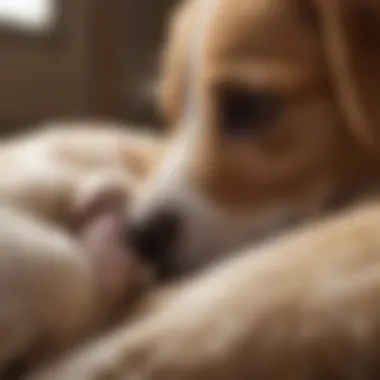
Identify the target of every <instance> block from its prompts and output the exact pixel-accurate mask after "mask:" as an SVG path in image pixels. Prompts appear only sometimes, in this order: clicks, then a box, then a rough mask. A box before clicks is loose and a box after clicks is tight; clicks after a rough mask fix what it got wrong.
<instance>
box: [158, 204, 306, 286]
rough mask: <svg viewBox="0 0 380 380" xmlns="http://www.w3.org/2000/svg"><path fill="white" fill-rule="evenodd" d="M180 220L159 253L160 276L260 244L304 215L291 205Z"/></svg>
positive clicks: (181, 273) (187, 272)
mask: <svg viewBox="0 0 380 380" xmlns="http://www.w3.org/2000/svg"><path fill="white" fill-rule="evenodd" d="M208 216H209V217H207V215H204V216H203V217H202V218H199V219H198V218H197V219H192V218H189V219H187V220H185V221H184V226H183V230H182V233H181V235H180V236H179V237H178V239H177V242H176V244H174V245H173V246H172V247H171V249H170V250H169V251H168V252H167V253H166V254H165V255H163V256H162V260H161V263H160V266H161V268H160V272H161V276H162V277H163V278H166V279H173V278H176V279H177V278H182V277H187V276H191V275H193V274H194V273H198V272H200V271H204V270H205V269H207V268H209V267H210V266H212V265H215V264H216V263H218V262H220V261H223V260H226V259H229V258H231V257H232V256H233V255H236V254H237V252H241V251H242V250H244V248H245V246H250V247H252V245H255V244H261V243H263V242H265V241H266V240H267V239H268V238H270V237H273V236H274V235H276V234H278V233H281V232H283V231H284V230H285V229H287V228H289V227H294V225H295V224H297V223H298V222H299V221H301V220H305V218H307V215H305V213H304V212H300V210H299V209H297V208H295V207H292V206H291V205H277V206H276V207H271V208H268V209H264V210H256V211H254V212H252V213H250V215H246V214H245V215H240V216H237V215H236V214H235V215H229V214H228V213H225V214H224V215H222V214H219V217H218V218H212V217H210V215H208Z"/></svg>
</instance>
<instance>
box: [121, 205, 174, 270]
mask: <svg viewBox="0 0 380 380" xmlns="http://www.w3.org/2000/svg"><path fill="white" fill-rule="evenodd" d="M180 228H181V223H180V218H179V216H178V215H177V214H176V213H173V212H156V213H155V214H153V215H150V216H148V217H146V218H145V219H144V220H142V221H139V222H137V223H135V224H134V223H132V225H131V226H130V228H129V231H128V232H127V239H128V241H129V242H130V244H131V245H132V247H133V248H134V249H135V250H136V251H137V254H139V255H141V257H142V258H143V259H144V260H146V261H148V262H150V263H152V264H154V265H155V266H156V265H157V266H158V267H161V266H162V264H163V262H164V261H165V256H166V255H167V253H168V251H169V250H170V249H171V248H172V247H173V246H174V244H175V242H176V240H177V239H178V235H179V233H180Z"/></svg>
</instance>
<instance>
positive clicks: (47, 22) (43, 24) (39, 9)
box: [0, 0, 56, 31]
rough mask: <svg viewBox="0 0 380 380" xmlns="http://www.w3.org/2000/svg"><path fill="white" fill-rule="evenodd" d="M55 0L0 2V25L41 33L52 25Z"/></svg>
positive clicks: (4, 0)
mask: <svg viewBox="0 0 380 380" xmlns="http://www.w3.org/2000/svg"><path fill="white" fill-rule="evenodd" d="M55 2H56V1H55V0H0V24H3V25H6V26H13V27H17V28H18V29H24V30H26V31H43V30H46V29H49V28H50V26H51V25H52V24H53V23H54V20H55V19H54V17H55V13H56V12H55Z"/></svg>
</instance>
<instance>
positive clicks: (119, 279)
mask: <svg viewBox="0 0 380 380" xmlns="http://www.w3.org/2000/svg"><path fill="white" fill-rule="evenodd" d="M115 190H116V191H115ZM117 190H118V189H117V188H116V189H112V187H110V188H103V189H101V191H98V192H97V193H96V194H94V196H93V197H92V199H91V200H90V202H88V203H87V205H86V206H87V207H86V208H85V210H84V211H85V213H84V217H83V218H82V224H81V227H79V228H78V229H77V231H76V234H77V237H78V239H79V241H80V244H82V246H83V248H84V252H86V254H87V255H88V258H89V261H90V264H91V266H92V268H93V271H94V278H95V283H96V285H97V286H98V291H99V302H100V307H99V309H100V311H101V313H103V312H105V313H106V314H107V315H109V314H110V313H111V314H112V313H113V312H115V311H116V310H117V309H118V306H119V307H120V306H121V305H125V304H126V303H127V302H128V301H131V299H132V298H133V297H134V296H136V295H137V294H138V293H139V291H141V290H142V286H144V285H146V282H147V280H149V277H147V276H148V275H149V273H148V272H147V269H146V268H143V267H142V265H141V264H140V262H139V260H138V258H137V257H136V255H135V254H134V252H133V251H132V249H130V248H129V247H128V243H127V241H126V238H125V236H126V233H125V229H126V227H127V218H128V216H127V209H128V207H127V206H128V202H129V200H130V199H128V198H127V197H125V198H124V199H123V197H120V191H119V194H118V191H117ZM119 190H120V189H119ZM115 194H116V195H115ZM82 212H83V210H82ZM82 215H83V214H82ZM124 309H125V307H124Z"/></svg>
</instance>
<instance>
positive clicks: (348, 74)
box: [314, 0, 380, 146]
mask: <svg viewBox="0 0 380 380" xmlns="http://www.w3.org/2000/svg"><path fill="white" fill-rule="evenodd" d="M314 6H315V8H316V10H317V12H318V18H319V23H320V31H321V33H322V38H323V40H324V41H323V42H324V45H325V48H326V53H327V59H328V63H329V65H330V67H331V70H332V74H333V77H334V84H335V85H336V91H337V97H338V99H339V102H340V106H341V108H342V111H343V116H344V117H346V119H347V121H348V123H349V124H350V126H351V127H352V129H353V132H354V133H355V134H357V135H359V137H360V138H362V139H364V140H365V142H366V143H371V144H372V145H373V146H379V143H380V1H379V0H314Z"/></svg>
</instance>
